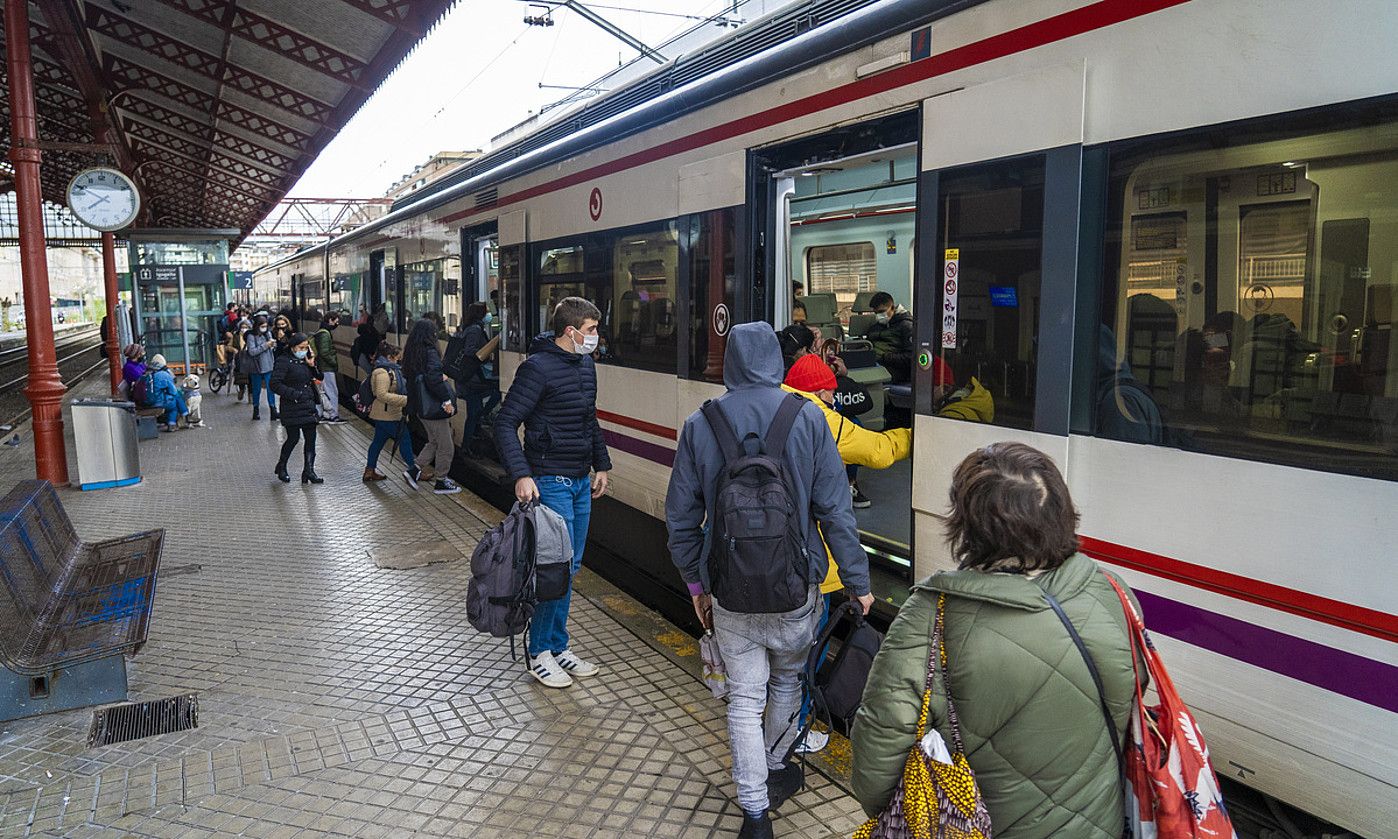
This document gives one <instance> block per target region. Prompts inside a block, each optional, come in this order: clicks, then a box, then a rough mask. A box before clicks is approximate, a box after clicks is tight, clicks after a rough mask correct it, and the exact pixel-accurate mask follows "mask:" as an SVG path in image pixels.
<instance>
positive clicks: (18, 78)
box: [5, 0, 68, 486]
mask: <svg viewBox="0 0 1398 839" xmlns="http://www.w3.org/2000/svg"><path fill="white" fill-rule="evenodd" d="M5 52H6V56H7V59H8V65H9V66H8V70H9V83H10V161H11V162H12V163H13V164H14V169H15V199H16V211H17V213H18V215H19V264H20V272H21V273H22V275H23V279H24V320H25V330H26V337H27V340H28V344H29V385H28V387H26V388H25V389H24V395H25V397H27V398H28V399H29V404H30V406H31V407H32V408H33V409H34V472H35V474H36V475H37V476H38V477H39V478H40V479H41V480H45V481H48V482H50V483H52V484H53V485H54V486H67V485H68V457H67V453H66V452H65V451H64V447H63V394H64V392H65V391H66V390H67V388H65V387H63V380H62V379H60V378H59V376H58V360H57V355H56V353H55V352H54V346H53V320H52V316H53V315H52V312H51V311H50V309H51V307H52V304H51V302H50V300H49V266H48V258H47V257H46V255H45V254H44V247H45V242H44V214H43V204H42V198H41V192H40V186H39V158H40V155H39V127H38V122H37V120H36V118H35V113H34V76H33V66H32V65H31V64H30V59H29V3H28V2H24V0H21V2H10V3H6V4H5Z"/></svg>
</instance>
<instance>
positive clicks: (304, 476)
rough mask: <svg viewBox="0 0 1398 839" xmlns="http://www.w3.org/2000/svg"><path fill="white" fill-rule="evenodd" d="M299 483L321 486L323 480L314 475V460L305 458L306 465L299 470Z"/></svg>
mask: <svg viewBox="0 0 1398 839" xmlns="http://www.w3.org/2000/svg"><path fill="white" fill-rule="evenodd" d="M301 483H303V484H323V483H325V479H324V478H322V477H321V476H319V475H317V474H316V459H315V458H314V457H307V458H306V465H305V466H304V467H302V469H301Z"/></svg>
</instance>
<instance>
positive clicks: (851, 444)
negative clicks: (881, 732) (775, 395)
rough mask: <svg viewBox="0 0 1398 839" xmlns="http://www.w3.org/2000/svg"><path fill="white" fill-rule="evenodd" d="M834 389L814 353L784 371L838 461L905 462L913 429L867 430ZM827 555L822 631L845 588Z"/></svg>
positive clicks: (814, 744) (815, 744)
mask: <svg viewBox="0 0 1398 839" xmlns="http://www.w3.org/2000/svg"><path fill="white" fill-rule="evenodd" d="M836 387H838V385H837V383H836V381H835V374H834V373H833V372H831V370H830V367H829V366H828V365H827V364H826V363H825V362H824V361H822V360H821V358H820V356H818V355H814V354H808V355H803V356H801V357H800V358H798V359H797V360H796V363H795V364H793V365H791V369H790V370H789V371H787V374H786V381H785V382H783V383H782V390H785V391H789V392H791V393H796V394H799V395H801V396H804V397H805V398H807V399H809V400H811V401H812V402H814V403H815V404H817V405H819V406H820V409H821V412H822V413H824V414H825V421H826V422H827V423H828V424H829V425H830V434H831V435H832V436H833V437H834V438H835V446H836V448H837V449H838V450H839V452H840V459H841V460H842V461H844V462H845V464H846V465H847V466H848V465H855V466H867V467H869V468H870V469H887V468H888V467H890V466H892V465H893V464H895V463H897V462H898V461H900V460H904V459H906V458H907V457H908V455H910V454H911V453H912V449H913V432H912V429H910V428H894V429H890V430H888V431H870V430H869V429H867V428H865V427H863V426H861V425H859V424H858V423H856V422H854V421H852V420H851V419H849V418H848V417H846V416H843V415H841V414H840V413H839V412H837V411H836V410H835V409H834V408H833V407H832V406H833V405H834V403H835V389H836ZM826 556H827V557H828V558H829V561H830V562H829V570H828V571H826V574H825V579H824V580H823V581H822V582H821V584H820V593H821V595H822V596H824V597H825V598H826V608H825V616H824V617H822V618H821V628H824V625H825V621H826V620H828V619H829V615H830V605H829V597H830V595H832V594H834V593H835V592H837V591H840V590H841V589H843V588H844V587H845V585H844V583H843V582H842V581H841V580H840V569H839V567H838V566H836V564H835V557H834V556H832V555H830V549H829V548H826ZM808 710H809V709H808V708H803V714H804V712H806V711H808ZM828 740H829V735H827V734H825V733H824V732H820V731H815V730H812V731H810V732H809V733H807V735H806V741H805V743H804V745H803V747H802V750H803V751H807V752H818V751H820V750H821V749H822V748H824V747H825V744H826V742H828Z"/></svg>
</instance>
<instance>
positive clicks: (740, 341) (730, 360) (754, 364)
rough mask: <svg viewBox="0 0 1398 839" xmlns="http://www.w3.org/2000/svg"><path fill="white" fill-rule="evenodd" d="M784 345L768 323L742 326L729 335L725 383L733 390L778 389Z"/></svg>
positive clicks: (724, 365) (725, 357)
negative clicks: (753, 388)
mask: <svg viewBox="0 0 1398 839" xmlns="http://www.w3.org/2000/svg"><path fill="white" fill-rule="evenodd" d="M784 373H785V369H784V368H783V366H782V350H781V345H780V344H779V343H778V342H777V333H775V332H773V331H772V327H771V326H769V325H767V324H765V323H740V324H738V325H737V326H735V327H733V330H732V331H731V332H729V333H728V348H727V349H726V350H725V352H724V358H723V383H724V384H725V385H727V386H728V389H729V390H737V389H738V388H745V387H777V386H778V385H780V384H781V383H782V376H783V375H784Z"/></svg>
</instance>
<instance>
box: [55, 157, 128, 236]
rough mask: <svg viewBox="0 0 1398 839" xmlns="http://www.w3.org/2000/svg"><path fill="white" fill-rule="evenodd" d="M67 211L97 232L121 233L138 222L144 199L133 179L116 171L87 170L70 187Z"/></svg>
mask: <svg viewBox="0 0 1398 839" xmlns="http://www.w3.org/2000/svg"><path fill="white" fill-rule="evenodd" d="M68 207H69V209H71V210H72V211H73V215H75V216H77V217H78V220H79V221H81V222H82V223H83V224H86V225H87V226H88V227H91V228H93V229H95V230H103V231H108V230H120V229H121V228H123V227H127V226H128V225H130V224H131V223H132V222H134V221H135V220H136V214H137V213H138V212H140V209H141V197H140V195H138V194H137V192H136V185H135V184H134V183H132V182H131V179H130V178H128V177H126V176H125V175H123V174H122V173H120V172H118V171H117V170H115V169H88V170H85V171H83V172H79V173H78V175H77V177H75V178H73V182H72V183H70V184H68Z"/></svg>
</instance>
